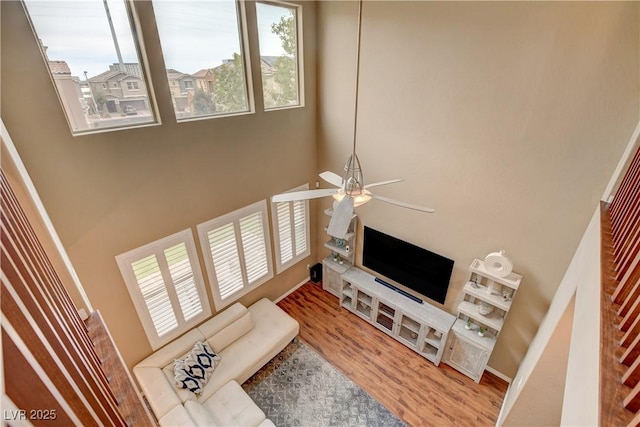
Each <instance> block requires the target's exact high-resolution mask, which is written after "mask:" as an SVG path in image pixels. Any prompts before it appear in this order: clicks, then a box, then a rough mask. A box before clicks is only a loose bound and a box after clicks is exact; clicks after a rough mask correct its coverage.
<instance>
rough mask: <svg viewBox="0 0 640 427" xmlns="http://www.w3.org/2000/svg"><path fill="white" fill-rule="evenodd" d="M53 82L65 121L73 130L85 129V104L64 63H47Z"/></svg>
mask: <svg viewBox="0 0 640 427" xmlns="http://www.w3.org/2000/svg"><path fill="white" fill-rule="evenodd" d="M48 63H49V69H50V70H51V75H52V76H53V81H54V82H55V84H56V89H57V90H58V93H59V94H60V100H61V101H62V103H63V104H64V106H65V111H66V112H67V114H68V115H67V120H69V122H71V125H72V127H73V128H74V129H87V128H88V127H89V124H88V123H87V118H86V112H87V107H88V106H87V104H86V102H85V100H84V96H83V94H82V91H81V90H80V84H79V80H78V78H77V77H73V76H72V75H71V70H70V69H69V65H68V64H67V63H66V62H65V61H48Z"/></svg>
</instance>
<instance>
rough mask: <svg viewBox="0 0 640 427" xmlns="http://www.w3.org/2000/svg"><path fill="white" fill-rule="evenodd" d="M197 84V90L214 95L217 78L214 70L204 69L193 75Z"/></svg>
mask: <svg viewBox="0 0 640 427" xmlns="http://www.w3.org/2000/svg"><path fill="white" fill-rule="evenodd" d="M192 76H193V78H194V79H195V82H196V89H202V90H204V91H205V92H206V93H213V88H214V85H215V76H214V74H213V69H212V68H203V69H202V70H200V71H196V72H195V73H193V74H192Z"/></svg>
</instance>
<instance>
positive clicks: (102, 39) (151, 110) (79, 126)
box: [23, 0, 158, 135]
mask: <svg viewBox="0 0 640 427" xmlns="http://www.w3.org/2000/svg"><path fill="white" fill-rule="evenodd" d="M23 4H24V6H25V9H26V12H27V15H28V16H29V18H30V21H31V26H32V29H33V31H34V33H35V36H36V39H37V40H38V42H39V43H40V48H41V51H42V55H43V58H44V62H45V64H46V66H47V68H48V70H49V73H50V75H51V79H52V81H53V83H54V87H55V89H56V92H57V94H58V98H59V99H60V103H61V104H62V107H63V110H64V112H65V116H66V118H67V121H68V123H69V127H70V128H71V133H72V134H74V135H81V134H85V133H94V132H101V131H106V130H114V129H122V128H130V127H136V126H140V125H149V124H150V123H157V122H158V118H157V114H156V108H155V101H154V99H153V94H152V93H151V91H150V90H149V88H150V85H149V83H148V82H149V79H148V76H147V69H146V63H145V61H144V57H143V55H142V52H141V50H140V41H139V40H138V38H137V35H138V34H140V33H141V31H140V29H139V28H137V27H136V24H135V22H136V19H135V17H134V11H133V7H132V5H131V3H130V2H129V1H123V0H81V1H64V0H60V1H38V0H24V3H23ZM130 77H135V78H137V79H139V85H140V87H139V88H138V89H139V92H138V93H136V95H135V96H132V95H131V93H125V91H124V90H123V87H121V86H120V82H121V81H123V80H125V79H127V78H130ZM125 96H126V98H127V104H126V105H131V106H133V107H134V108H136V110H137V112H138V114H136V115H135V116H131V115H127V114H126V112H125V111H124V110H123V105H122V104H120V101H121V100H123V99H124V98H125Z"/></svg>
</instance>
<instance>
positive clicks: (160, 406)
mask: <svg viewBox="0 0 640 427" xmlns="http://www.w3.org/2000/svg"><path fill="white" fill-rule="evenodd" d="M298 331H299V325H298V322H297V321H296V320H295V319H293V318H292V317H291V316H289V315H288V314H286V313H285V312H284V311H283V310H282V309H281V308H280V307H278V306H277V305H275V304H274V303H273V302H271V301H270V300H268V299H266V298H265V299H262V300H260V301H258V302H256V303H255V304H253V305H251V306H250V307H249V308H246V307H245V306H243V305H242V304H240V303H236V304H234V305H232V306H231V307H229V308H227V309H226V310H224V311H223V312H222V313H220V314H218V315H216V316H215V317H213V318H211V319H210V320H208V321H206V322H205V323H203V324H202V325H200V326H199V327H197V328H194V329H192V330H191V331H189V332H187V333H186V334H184V335H182V336H181V337H180V338H178V339H176V340H175V341H173V342H171V343H169V344H167V345H166V346H164V347H162V348H161V349H159V350H157V351H156V352H154V353H153V354H151V355H150V356H149V357H147V358H146V359H144V360H143V361H141V362H140V363H138V364H137V365H136V366H135V367H134V368H133V372H134V374H135V376H136V378H137V380H138V383H139V384H140V387H141V388H142V391H143V393H144V395H145V396H146V398H147V400H148V401H149V404H150V405H151V408H152V409H153V411H154V413H155V415H156V417H157V418H158V421H159V422H160V425H162V426H193V425H202V426H231V425H237V426H272V425H273V423H272V422H271V421H270V420H268V419H267V418H266V416H265V414H264V412H262V410H260V408H258V406H257V405H256V404H255V403H254V402H253V401H252V400H251V398H250V397H249V396H248V395H247V394H246V393H245V392H244V390H243V389H242V387H240V385H239V384H242V383H243V382H245V381H246V380H247V379H249V378H250V377H251V376H252V375H253V374H255V373H256V372H257V371H258V370H259V369H260V368H262V367H263V366H264V365H265V364H266V363H267V362H269V360H271V359H272V358H273V357H274V356H276V355H277V354H278V353H279V352H280V351H282V350H283V349H284V348H285V347H286V346H287V344H289V342H291V340H293V339H294V338H295V337H296V336H297V335H298ZM196 341H207V343H208V344H209V346H210V347H211V348H212V349H213V350H214V351H215V352H216V353H218V354H219V355H220V356H221V358H222V360H221V361H220V363H219V364H218V366H217V367H216V369H215V371H214V372H213V374H212V376H211V378H210V379H209V381H208V382H207V384H206V385H205V387H204V389H203V390H202V393H201V394H200V395H196V394H194V393H192V392H191V391H189V390H186V389H179V388H177V387H176V386H175V385H174V384H175V383H174V372H173V361H174V360H175V359H178V358H182V357H184V356H185V355H186V354H187V353H188V352H189V351H191V349H192V348H193V345H194V343H195V342H196Z"/></svg>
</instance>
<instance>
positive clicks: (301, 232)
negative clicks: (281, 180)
mask: <svg viewBox="0 0 640 427" xmlns="http://www.w3.org/2000/svg"><path fill="white" fill-rule="evenodd" d="M308 188H309V186H308V185H303V186H300V187H297V188H295V189H293V190H291V191H301V190H306V189H308ZM308 203H309V202H308V201H306V200H298V201H294V202H278V203H272V205H271V210H272V216H273V228H274V234H275V238H276V249H277V251H278V252H277V253H276V261H277V264H276V267H277V270H278V272H281V271H283V270H285V269H287V268H288V267H290V266H292V265H294V264H295V263H296V262H298V261H300V260H302V259H303V258H305V257H306V256H308V255H309V253H310V252H311V251H310V249H309V205H308Z"/></svg>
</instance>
